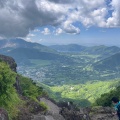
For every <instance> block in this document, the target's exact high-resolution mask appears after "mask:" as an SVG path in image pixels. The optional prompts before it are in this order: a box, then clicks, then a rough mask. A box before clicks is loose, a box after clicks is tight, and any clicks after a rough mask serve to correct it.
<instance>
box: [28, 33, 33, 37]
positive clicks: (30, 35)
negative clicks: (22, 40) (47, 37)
mask: <svg viewBox="0 0 120 120" xmlns="http://www.w3.org/2000/svg"><path fill="white" fill-rule="evenodd" d="M27 36H28V37H34V36H35V34H32V33H29V34H28V35H27Z"/></svg>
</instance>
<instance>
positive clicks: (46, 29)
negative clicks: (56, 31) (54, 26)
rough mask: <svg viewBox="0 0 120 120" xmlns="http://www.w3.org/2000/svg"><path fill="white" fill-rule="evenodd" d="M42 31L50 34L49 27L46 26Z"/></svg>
mask: <svg viewBox="0 0 120 120" xmlns="http://www.w3.org/2000/svg"><path fill="white" fill-rule="evenodd" d="M41 33H43V34H44V35H48V34H50V30H49V29H48V28H44V30H43V31H42V32H41Z"/></svg>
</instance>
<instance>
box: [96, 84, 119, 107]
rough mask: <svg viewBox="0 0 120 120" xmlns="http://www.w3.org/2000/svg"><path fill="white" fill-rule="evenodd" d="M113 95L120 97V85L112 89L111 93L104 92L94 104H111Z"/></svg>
mask: <svg viewBox="0 0 120 120" xmlns="http://www.w3.org/2000/svg"><path fill="white" fill-rule="evenodd" d="M112 97H118V98H120V86H118V87H117V88H116V89H114V90H111V91H110V92H109V93H105V94H102V95H101V97H100V98H98V99H97V100H96V101H95V103H94V105H99V106H111V105H112V102H111V99H112Z"/></svg>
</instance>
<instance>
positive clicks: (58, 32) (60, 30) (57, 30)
mask: <svg viewBox="0 0 120 120" xmlns="http://www.w3.org/2000/svg"><path fill="white" fill-rule="evenodd" d="M55 33H56V35H59V34H62V33H64V31H63V30H62V29H61V28H58V29H56V31H55Z"/></svg>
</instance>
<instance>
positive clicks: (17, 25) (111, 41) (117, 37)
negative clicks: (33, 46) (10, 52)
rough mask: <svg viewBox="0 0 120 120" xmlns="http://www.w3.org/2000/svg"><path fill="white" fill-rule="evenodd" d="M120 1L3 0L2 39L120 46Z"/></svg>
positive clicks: (0, 10)
mask: <svg viewBox="0 0 120 120" xmlns="http://www.w3.org/2000/svg"><path fill="white" fill-rule="evenodd" d="M119 6H120V0H0V39H11V38H23V39H25V40H26V41H31V42H37V43H40V44H43V45H53V44H81V45H110V46H111V45H117V46H120V7H119Z"/></svg>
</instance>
